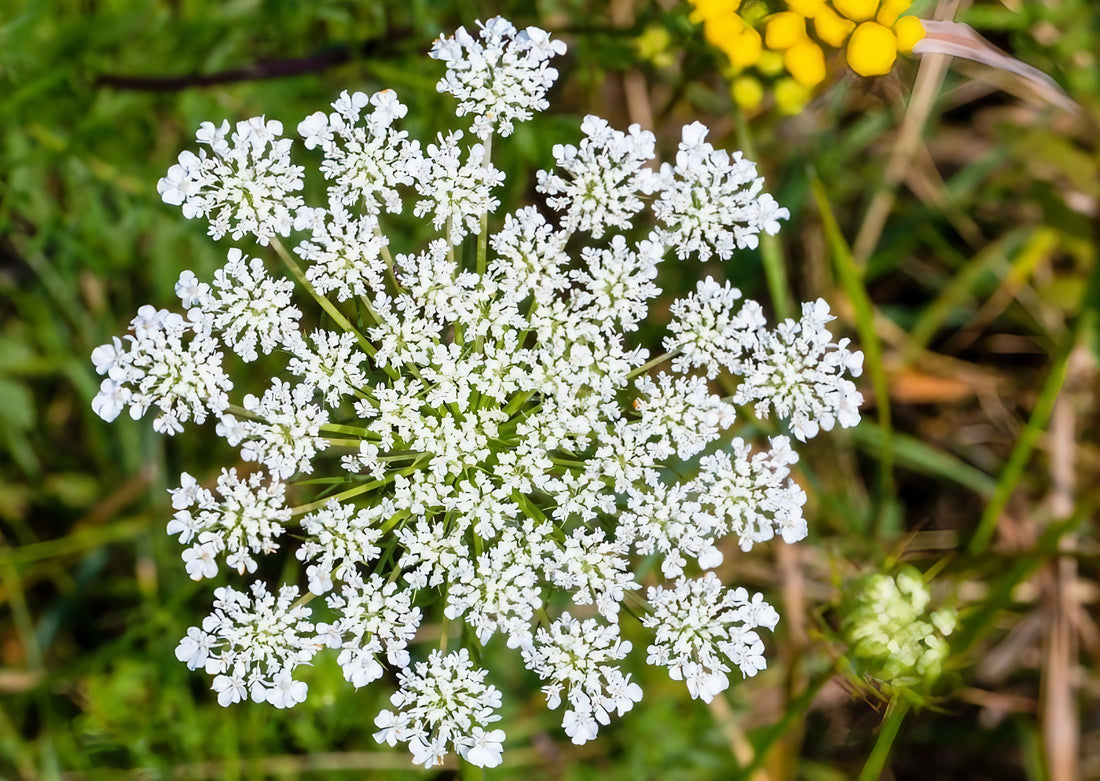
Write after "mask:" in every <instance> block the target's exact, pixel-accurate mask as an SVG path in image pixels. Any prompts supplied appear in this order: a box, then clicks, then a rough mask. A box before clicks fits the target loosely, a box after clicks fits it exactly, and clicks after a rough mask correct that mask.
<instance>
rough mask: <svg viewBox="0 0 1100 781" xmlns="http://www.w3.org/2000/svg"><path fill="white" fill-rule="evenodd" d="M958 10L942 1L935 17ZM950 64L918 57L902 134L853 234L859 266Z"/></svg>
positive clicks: (871, 246) (879, 228)
mask: <svg viewBox="0 0 1100 781" xmlns="http://www.w3.org/2000/svg"><path fill="white" fill-rule="evenodd" d="M958 7H959V2H958V0H950V1H949V2H941V3H940V4H939V6H938V7H937V8H936V14H935V16H936V18H937V19H951V18H952V17H954V15H955V12H956V11H957V10H958ZM950 63H951V58H950V57H947V56H945V55H942V54H931V55H928V56H927V57H922V58H921V63H920V68H919V70H918V71H917V79H916V83H915V85H914V86H913V95H912V97H911V98H910V100H909V108H908V109H907V110H906V112H905V120H904V121H903V122H902V126H901V132H900V133H899V134H898V137H897V141H896V142H895V144H894V148H893V150H891V152H890V159H889V160H888V161H887V163H886V170H885V172H884V173H883V176H882V182H881V183H880V185H879V187H878V189H877V190H876V191H875V194H874V197H872V199H871V204H870V206H868V207H867V213H866V215H865V216H864V218H863V224H862V225H860V228H859V233H858V234H856V240H855V243H854V244H853V245H852V255H853V257H854V258H855V260H856V262H857V263H859V264H861V265H862V264H865V263H866V262H867V259H868V258H870V257H871V253H873V252H874V251H875V246H876V245H877V244H878V240H879V238H880V237H881V236H882V230H883V228H884V227H885V226H886V220H887V218H888V217H889V216H890V212H891V210H892V209H893V208H894V198H895V189H896V188H897V185H898V184H899V183H900V182H901V181H902V180H903V179H905V178H906V176H907V174H908V172H909V168H910V166H911V165H912V164H913V160H914V158H915V157H916V153H917V149H918V147H919V146H920V144H921V134H922V133H923V131H924V126H925V124H926V123H927V122H928V117H929V116H930V115H931V113H932V107H933V106H934V105H935V102H936V96H937V95H938V94H939V92H940V87H941V86H942V85H943V79H944V76H945V75H946V74H947V68H948V66H949V65H950Z"/></svg>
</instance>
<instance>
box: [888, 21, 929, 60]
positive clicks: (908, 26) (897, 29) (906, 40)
mask: <svg viewBox="0 0 1100 781" xmlns="http://www.w3.org/2000/svg"><path fill="white" fill-rule="evenodd" d="M894 34H895V35H897V36H898V51H899V52H904V53H905V54H909V53H910V52H912V51H913V47H914V46H916V45H917V41H919V40H921V39H922V38H924V25H923V24H921V21H920V19H918V18H917V17H915V16H903V17H901V18H900V19H898V23H897V24H895V25H894Z"/></svg>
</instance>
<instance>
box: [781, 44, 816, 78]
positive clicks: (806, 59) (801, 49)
mask: <svg viewBox="0 0 1100 781" xmlns="http://www.w3.org/2000/svg"><path fill="white" fill-rule="evenodd" d="M783 62H784V63H785V64H786V66H787V70H788V71H790V74H791V76H793V77H794V80H795V81H797V82H798V83H799V84H801V85H802V86H804V87H807V88H810V89H812V88H813V87H816V86H817V85H818V84H820V83H821V82H822V81H824V80H825V55H824V54H823V53H822V52H821V47H820V46H818V45H817V44H816V43H814V42H813V41H811V40H809V39H805V40H802V41H799V42H798V43H796V44H795V45H794V46H792V47H791V48H789V49H787V52H786V54H784V55H783Z"/></svg>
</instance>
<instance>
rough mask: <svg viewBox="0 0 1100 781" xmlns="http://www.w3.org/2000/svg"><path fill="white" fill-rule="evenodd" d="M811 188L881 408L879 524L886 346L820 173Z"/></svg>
mask: <svg viewBox="0 0 1100 781" xmlns="http://www.w3.org/2000/svg"><path fill="white" fill-rule="evenodd" d="M810 188H811V189H812V191H813V194H814V200H815V201H816V202H817V209H818V212H819V213H820V214H821V222H822V225H823V227H824V229H825V241H826V243H827V244H828V246H829V252H830V254H831V255H832V256H833V262H834V264H835V266H836V273H837V277H839V279H840V285H841V287H842V288H843V289H844V292H845V293H846V294H847V296H848V300H849V301H850V302H851V304H852V308H853V309H854V310H855V318H856V330H857V332H858V333H859V340H860V348H861V349H862V350H863V355H864V358H865V360H866V363H865V365H866V367H867V373H868V374H869V375H870V378H871V386H872V387H873V388H874V391H875V403H876V409H877V411H878V426H879V429H880V434H881V440H882V447H881V449H880V451H879V452H880V456H879V484H878V497H877V502H876V504H877V509H876V513H875V525H876V527H878V526H879V525H880V524H881V521H882V518H883V514H884V512H885V510H886V508H887V507H888V506H889V504H890V502H889V499H890V497H892V496H893V493H894V449H893V444H892V441H891V440H892V439H893V425H892V423H891V419H890V389H889V385H888V383H887V380H886V367H885V366H884V365H883V362H882V346H881V345H880V344H879V339H878V334H877V333H876V332H875V312H874V307H873V305H872V304H871V299H870V298H868V297H867V290H866V289H865V288H864V286H863V275H862V273H861V272H860V269H859V267H858V266H857V265H856V262H855V258H854V257H852V250H851V248H850V247H849V246H848V242H847V241H846V240H845V239H844V236H843V234H842V233H841V232H840V227H839V226H838V225H837V222H836V217H834V216H833V209H832V206H831V205H830V204H829V198H828V195H827V194H826V193H825V188H824V186H823V185H822V184H821V180H820V179H818V177H817V174H816V173H814V172H813V171H811V172H810Z"/></svg>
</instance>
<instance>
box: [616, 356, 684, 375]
mask: <svg viewBox="0 0 1100 781" xmlns="http://www.w3.org/2000/svg"><path fill="white" fill-rule="evenodd" d="M679 354H680V349H679V348H676V349H675V350H672V351H670V352H667V353H661V354H660V355H658V356H657V357H656V358H654V359H652V360H650V361H648V362H646V363H643V364H642V365H641V366H639V367H638V368H637V369H635V370H634V371H632V372H631V373H630V374H628V375H626V378H627V379H628V380H632V379H634V378H635V377H637V376H638V375H639V374H645V373H646V372H648V371H649V370H650V369H652V368H653V367H654V366H657V365H659V364H662V363H664V362H665V361H667V360H670V359H672V358H675V357H676V356H677V355H679Z"/></svg>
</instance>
